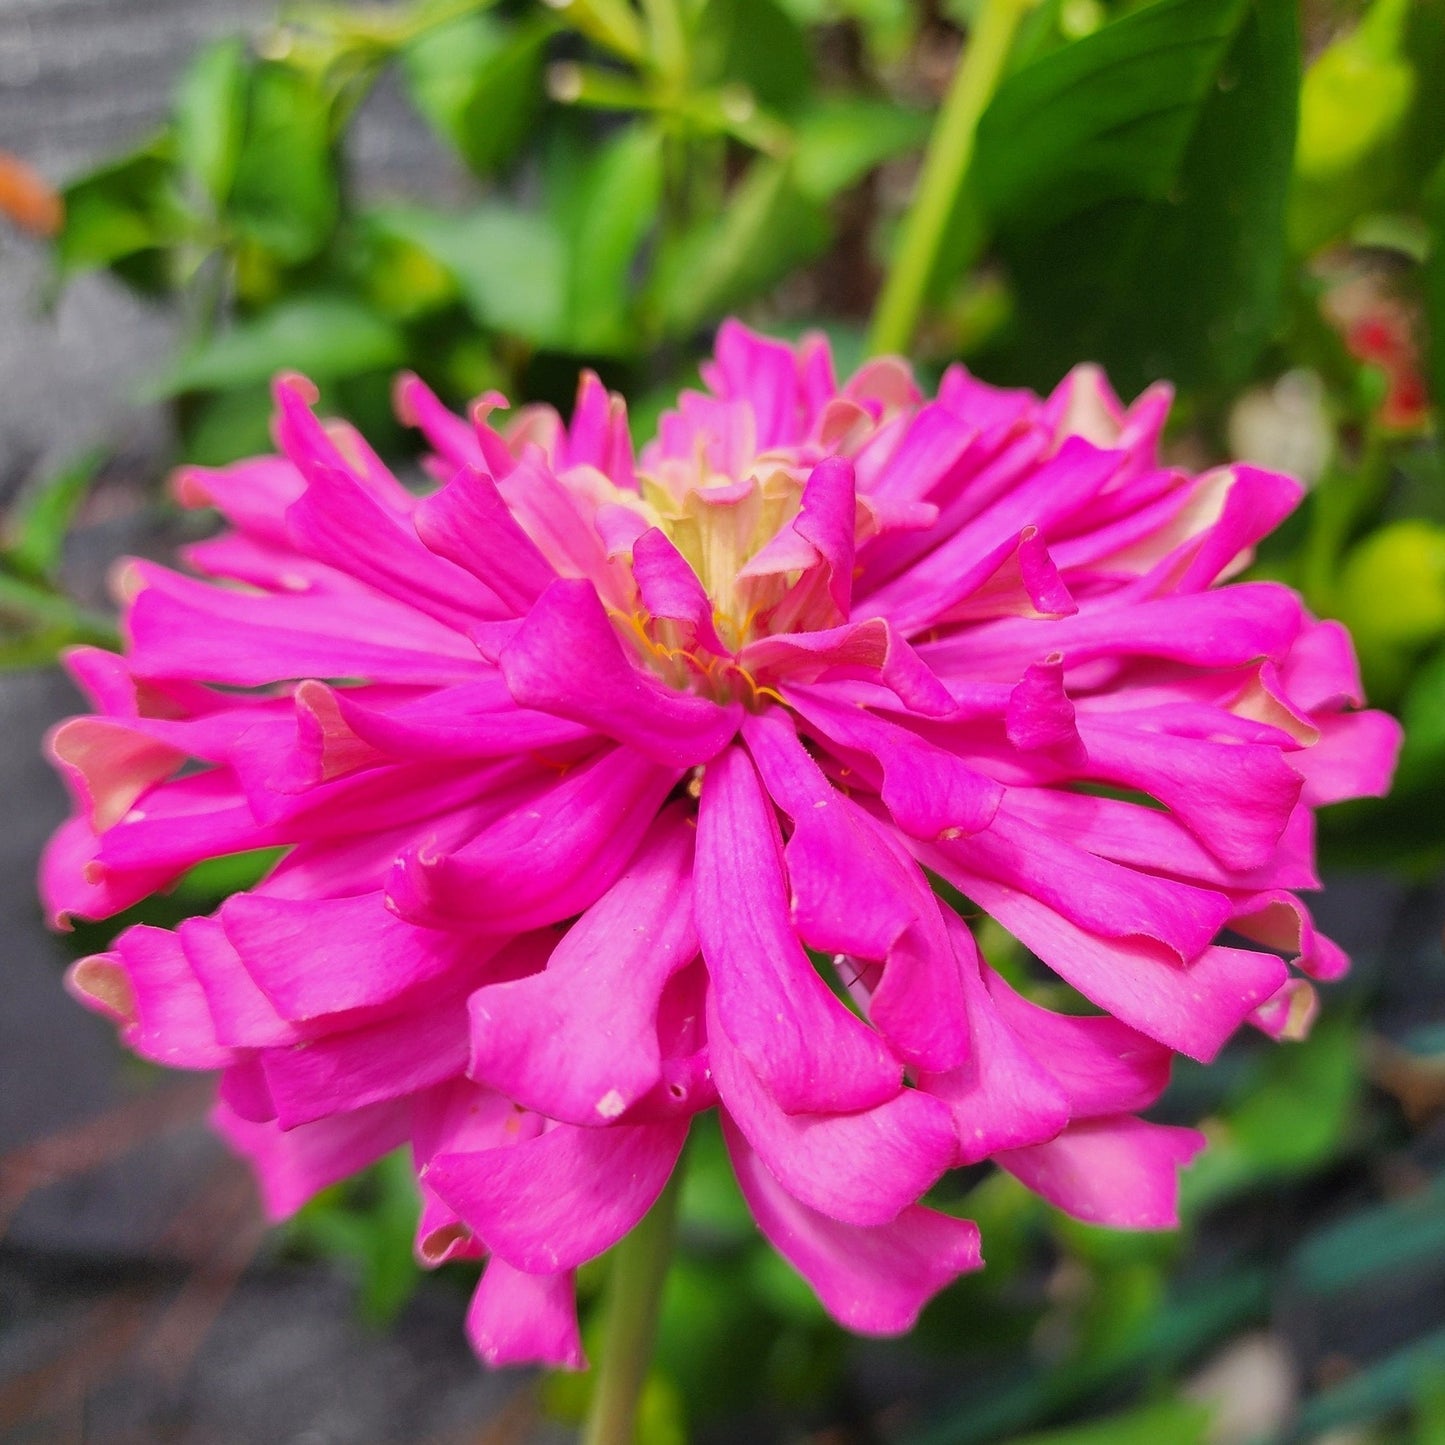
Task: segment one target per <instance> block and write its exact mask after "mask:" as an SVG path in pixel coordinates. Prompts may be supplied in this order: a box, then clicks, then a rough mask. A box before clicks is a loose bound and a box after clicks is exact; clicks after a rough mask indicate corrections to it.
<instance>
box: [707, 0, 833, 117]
mask: <svg viewBox="0 0 1445 1445" xmlns="http://www.w3.org/2000/svg"><path fill="white" fill-rule="evenodd" d="M693 56H694V66H695V68H696V71H697V76H696V79H697V80H700V81H701V82H702V83H704V84H707V85H721V84H727V83H733V84H738V83H741V84H743V85H745V86H747V88H748V90H749V91H750V92H751V93H752V95H753V96H754V97H755V98H756V99H757V100H758V101H759V102H760V103H761V104H762V105H764V106H766V107H767V109H769V110H772V111H776V112H778V113H779V114H781V115H788V114H789V113H791V112H792V111H795V110H797V109H799V108H800V107H801V106H802V104H803V103H804V102H805V101H806V100H807V98H808V95H809V93H810V91H811V89H812V84H813V62H812V58H811V55H810V53H809V50H808V39H807V36H806V34H805V33H804V31H803V28H802V26H801V25H799V24H798V23H797V21H796V20H795V19H794V18H793V17H792V16H791V15H790V14H788V12H787V10H785V9H784V8H783V7H782V6H780V5H778V4H776V3H775V0H712V3H711V4H709V5H708V6H707V8H706V10H705V11H704V12H703V16H702V21H701V23H700V25H699V26H698V33H697V36H696V38H695V41H694V45H693Z"/></svg>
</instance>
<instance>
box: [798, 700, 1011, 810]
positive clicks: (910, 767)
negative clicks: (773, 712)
mask: <svg viewBox="0 0 1445 1445" xmlns="http://www.w3.org/2000/svg"><path fill="white" fill-rule="evenodd" d="M787 697H788V701H789V702H790V703H792V704H793V706H794V707H796V709H797V710H798V712H799V713H801V714H802V716H803V718H804V719H805V720H806V721H807V723H808V724H809V730H810V731H811V732H813V733H814V734H815V735H816V736H819V737H820V738H821V739H822V740H823V741H824V743H825V744H834V745H836V747H837V748H840V749H842V750H844V752H845V753H847V754H861V755H862V756H863V757H865V758H871V759H872V760H874V761H875V762H876V764H877V766H878V769H879V770H880V772H881V774H882V786H881V793H882V797H883V803H884V806H885V807H886V808H887V809H888V811H889V812H890V813H891V814H892V815H893V818H894V820H895V821H896V822H897V824H898V826H899V827H900V828H902V829H903V831H904V832H905V833H909V834H911V835H912V836H913V837H915V838H924V839H934V838H938V837H942V836H948V837H958V836H961V835H963V834H969V833H977V832H978V831H979V830H980V829H983V828H986V827H988V825H989V823H990V822H991V821H992V820H993V816H994V814H995V813H996V812H997V811H998V806H999V801H1000V799H1001V798H1002V797H1003V789H1002V788H1000V787H999V785H998V784H997V783H995V782H994V781H993V779H991V778H988V777H985V776H984V775H983V774H982V773H980V772H978V771H977V770H975V769H974V768H971V767H969V765H968V764H967V763H965V762H963V761H962V759H960V758H959V757H957V756H956V755H954V754H953V753H950V752H947V751H945V750H944V749H943V748H940V747H938V746H937V745H935V744H933V743H930V742H927V741H925V740H924V739H923V738H921V737H919V736H918V735H917V734H916V733H913V732H910V731H909V730H908V729H907V728H905V727H900V726H898V725H897V724H895V723H891V722H886V721H884V720H883V719H882V718H878V717H874V716H872V715H871V714H869V713H866V712H863V711H862V710H861V709H859V708H856V707H852V706H840V705H838V704H837V703H834V702H831V701H827V700H825V698H824V697H823V695H822V694H821V693H819V692H812V691H809V692H804V691H802V690H800V689H789V690H788V693H787Z"/></svg>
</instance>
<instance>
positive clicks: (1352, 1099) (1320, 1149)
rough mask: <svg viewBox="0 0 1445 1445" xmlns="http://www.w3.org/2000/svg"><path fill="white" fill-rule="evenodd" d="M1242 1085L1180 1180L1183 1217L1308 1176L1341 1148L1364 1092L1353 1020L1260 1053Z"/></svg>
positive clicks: (1328, 1021)
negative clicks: (1257, 1187) (1251, 1190)
mask: <svg viewBox="0 0 1445 1445" xmlns="http://www.w3.org/2000/svg"><path fill="white" fill-rule="evenodd" d="M1246 1082H1247V1087H1246V1088H1245V1089H1244V1090H1243V1092H1242V1097H1241V1099H1240V1102H1239V1103H1238V1104H1237V1105H1236V1106H1235V1107H1234V1108H1233V1109H1232V1110H1229V1111H1226V1114H1225V1117H1224V1118H1223V1120H1220V1121H1215V1122H1214V1125H1213V1127H1212V1128H1211V1130H1210V1147H1209V1148H1208V1149H1206V1150H1205V1151H1204V1153H1203V1154H1202V1155H1201V1156H1200V1157H1199V1158H1198V1159H1197V1160H1196V1161H1195V1163H1194V1165H1193V1167H1192V1168H1191V1169H1190V1170H1189V1171H1188V1172H1187V1173H1186V1174H1185V1175H1184V1177H1183V1179H1182V1180H1181V1187H1182V1192H1183V1200H1184V1208H1185V1213H1186V1215H1187V1214H1191V1213H1196V1212H1197V1211H1198V1210H1199V1209H1201V1208H1203V1207H1206V1206H1208V1205H1211V1204H1213V1203H1215V1202H1216V1201H1217V1200H1219V1199H1221V1198H1224V1197H1226V1196H1228V1195H1231V1194H1234V1193H1236V1192H1238V1191H1239V1190H1240V1189H1242V1188H1245V1187H1248V1186H1250V1185H1253V1184H1257V1183H1260V1182H1263V1181H1266V1180H1274V1179H1287V1178H1293V1177H1296V1176H1298V1175H1300V1174H1304V1173H1307V1172H1308V1171H1309V1170H1311V1169H1313V1168H1316V1167H1317V1166H1318V1165H1320V1164H1321V1163H1323V1162H1324V1161H1325V1160H1327V1159H1329V1158H1330V1157H1331V1155H1332V1154H1333V1153H1334V1152H1335V1151H1336V1150H1337V1149H1338V1148H1339V1147H1340V1145H1341V1142H1342V1141H1343V1139H1344V1137H1345V1135H1346V1133H1347V1131H1348V1130H1349V1128H1350V1125H1351V1123H1352V1121H1353V1119H1354V1116H1355V1110H1356V1106H1357V1104H1358V1102H1359V1097H1360V1093H1361V1090H1362V1088H1363V1085H1362V1083H1361V1079H1360V1066H1359V1038H1358V1031H1357V1029H1356V1026H1355V1024H1354V1021H1353V1020H1352V1019H1350V1018H1348V1017H1345V1016H1344V1015H1342V1014H1338V1013H1336V1014H1332V1015H1329V1016H1327V1017H1325V1018H1323V1019H1321V1020H1320V1022H1319V1023H1317V1024H1316V1025H1315V1027H1314V1030H1313V1032H1312V1033H1311V1034H1310V1036H1309V1038H1308V1039H1306V1040H1305V1041H1304V1042H1303V1043H1297V1044H1280V1045H1278V1046H1276V1048H1275V1049H1274V1050H1273V1051H1271V1052H1268V1053H1266V1054H1264V1055H1263V1056H1262V1062H1261V1064H1260V1066H1259V1068H1258V1069H1257V1070H1255V1071H1254V1072H1253V1073H1252V1074H1251V1075H1250V1076H1249V1078H1248V1079H1247V1081H1246Z"/></svg>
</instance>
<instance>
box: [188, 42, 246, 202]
mask: <svg viewBox="0 0 1445 1445" xmlns="http://www.w3.org/2000/svg"><path fill="white" fill-rule="evenodd" d="M246 69H247V67H246V47H245V44H244V43H243V42H242V41H240V40H237V39H227V40H218V41H217V42H216V43H215V44H214V45H208V46H207V47H206V48H205V49H204V50H202V51H201V52H200V53H199V54H198V55H197V56H196V57H195V59H194V60H192V61H191V63H190V64H189V65H188V66H187V67H186V70H185V73H184V74H183V75H182V76H181V80H180V84H179V85H178V86H177V87H176V99H175V105H174V108H173V112H172V124H173V126H174V129H175V137H176V159H177V160H178V161H179V162H180V165H181V168H182V169H183V170H185V171H186V172H187V173H188V174H190V175H191V176H194V177H195V179H196V180H197V181H198V182H199V183H200V184H201V186H202V187H203V188H204V190H205V192H206V194H207V195H208V196H209V197H210V198H211V200H212V201H213V202H215V203H216V204H218V205H219V204H220V203H222V202H223V201H224V200H225V199H226V196H227V194H228V193H229V192H230V189H231V182H232V180H233V179H234V177H235V174H236V160H237V157H238V156H239V155H240V151H241V138H242V135H243V134H244V131H245V126H246V81H247V74H246Z"/></svg>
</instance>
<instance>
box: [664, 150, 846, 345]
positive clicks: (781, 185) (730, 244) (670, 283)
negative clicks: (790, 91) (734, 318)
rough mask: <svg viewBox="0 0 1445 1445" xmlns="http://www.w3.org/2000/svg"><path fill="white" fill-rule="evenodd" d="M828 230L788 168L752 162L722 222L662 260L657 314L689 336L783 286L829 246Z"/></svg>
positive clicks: (715, 220) (705, 226) (710, 223)
mask: <svg viewBox="0 0 1445 1445" xmlns="http://www.w3.org/2000/svg"><path fill="white" fill-rule="evenodd" d="M830 235H831V232H830V230H829V227H828V220H827V216H826V215H825V214H824V212H823V210H822V208H821V207H820V206H819V205H818V203H817V202H816V201H813V200H812V199H810V198H809V197H807V196H805V195H804V194H803V193H802V191H801V190H799V188H798V187H797V185H796V184H795V182H794V180H793V178H792V174H791V170H790V167H789V166H788V165H787V164H785V163H783V162H779V161H774V160H770V159H767V158H765V157H763V158H759V159H758V160H755V161H754V162H753V164H752V165H751V167H749V169H748V171H747V174H746V175H745V176H744V177H743V179H742V181H741V182H739V184H738V185H737V187H736V188H735V190H734V191H733V192H732V194H731V195H730V196H729V197H728V202H727V205H726V206H725V208H724V209H723V212H722V214H721V215H720V216H716V217H712V218H710V219H708V220H707V221H705V222H704V223H702V224H701V225H699V226H697V227H695V228H694V229H693V230H692V231H690V232H689V233H688V234H686V235H685V236H683V237H682V238H681V240H680V241H678V242H677V243H676V244H675V245H674V246H672V247H671V248H669V250H668V251H667V252H665V253H664V254H663V255H662V256H661V257H660V258H659V261H658V265H657V269H656V273H655V277H654V281H655V286H656V292H655V300H656V305H657V310H658V314H659V316H660V318H661V321H662V324H663V327H664V329H665V331H666V332H667V333H668V334H670V335H686V334H687V333H688V332H690V331H693V330H695V329H696V328H697V327H699V326H701V325H703V324H704V323H706V322H709V321H711V320H713V319H714V318H716V317H718V316H720V315H721V314H723V313H724V312H725V311H728V310H731V309H733V308H734V307H736V306H738V305H740V304H741V303H742V302H743V301H745V300H747V299H748V298H750V297H752V296H755V295H757V294H759V293H760V292H762V291H765V290H767V289H768V287H770V286H772V285H774V284H776V283H777V282H778V281H780V280H781V279H782V278H783V277H784V276H785V275H786V274H787V273H788V272H789V271H790V270H791V269H792V268H793V267H794V266H796V265H799V264H801V263H802V262H804V261H806V260H809V259H811V258H812V257H813V256H815V255H817V254H818V253H819V252H821V251H822V250H824V249H825V248H826V247H827V244H828V241H829V239H830Z"/></svg>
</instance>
